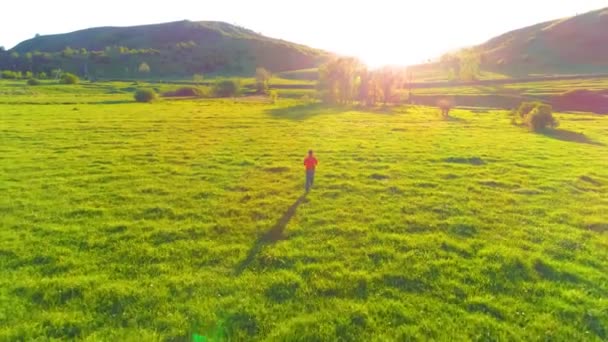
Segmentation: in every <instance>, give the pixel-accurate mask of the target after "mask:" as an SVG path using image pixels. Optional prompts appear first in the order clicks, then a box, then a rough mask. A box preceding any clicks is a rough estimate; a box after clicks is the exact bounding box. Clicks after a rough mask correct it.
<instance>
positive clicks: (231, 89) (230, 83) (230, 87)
mask: <svg viewBox="0 0 608 342" xmlns="http://www.w3.org/2000/svg"><path fill="white" fill-rule="evenodd" d="M240 92H241V85H240V83H239V82H238V81H236V80H223V81H218V82H217V83H215V85H214V87H213V94H214V95H215V96H216V97H235V96H237V95H238V94H239V93H240Z"/></svg>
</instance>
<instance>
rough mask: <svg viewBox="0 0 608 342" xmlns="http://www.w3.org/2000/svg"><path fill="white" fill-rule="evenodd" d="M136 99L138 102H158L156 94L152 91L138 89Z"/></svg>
mask: <svg viewBox="0 0 608 342" xmlns="http://www.w3.org/2000/svg"><path fill="white" fill-rule="evenodd" d="M134 97H135V101H137V102H152V101H154V100H156V92H155V91H154V90H152V89H138V90H137V91H136V92H135V96H134Z"/></svg>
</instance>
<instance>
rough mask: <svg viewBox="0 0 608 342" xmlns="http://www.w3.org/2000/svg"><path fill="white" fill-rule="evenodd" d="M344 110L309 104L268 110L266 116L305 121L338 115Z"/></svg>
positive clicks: (319, 104)
mask: <svg viewBox="0 0 608 342" xmlns="http://www.w3.org/2000/svg"><path fill="white" fill-rule="evenodd" d="M344 110H345V109H344V108H340V107H332V106H327V105H325V104H322V103H310V104H302V105H297V106H292V107H283V108H275V109H270V110H268V114H270V115H271V116H273V117H275V118H279V119H290V120H306V119H309V118H311V117H313V116H317V115H328V114H338V113H341V112H344Z"/></svg>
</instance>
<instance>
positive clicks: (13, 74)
mask: <svg viewBox="0 0 608 342" xmlns="http://www.w3.org/2000/svg"><path fill="white" fill-rule="evenodd" d="M0 76H2V78H4V79H7V80H14V79H16V78H18V77H17V73H16V72H14V71H10V70H3V71H2V73H0Z"/></svg>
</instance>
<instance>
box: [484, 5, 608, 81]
mask: <svg viewBox="0 0 608 342" xmlns="http://www.w3.org/2000/svg"><path fill="white" fill-rule="evenodd" d="M606 32H608V7H607V8H603V9H599V10H596V11H592V12H588V13H585V14H582V15H577V16H574V17H569V18H563V19H558V20H553V21H549V22H545V23H541V24H537V25H533V26H529V27H525V28H522V29H518V30H515V31H511V32H508V33H505V34H503V35H500V36H498V37H495V38H493V39H490V40H489V41H487V42H486V43H484V44H481V45H479V46H478V47H477V49H478V51H480V52H481V56H482V64H483V65H482V67H483V69H487V70H494V71H498V72H501V73H506V74H509V75H516V76H524V75H530V74H590V73H602V72H603V73H605V72H607V71H608V35H606Z"/></svg>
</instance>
